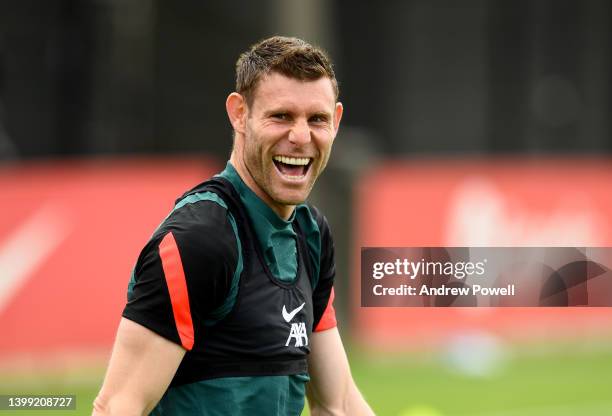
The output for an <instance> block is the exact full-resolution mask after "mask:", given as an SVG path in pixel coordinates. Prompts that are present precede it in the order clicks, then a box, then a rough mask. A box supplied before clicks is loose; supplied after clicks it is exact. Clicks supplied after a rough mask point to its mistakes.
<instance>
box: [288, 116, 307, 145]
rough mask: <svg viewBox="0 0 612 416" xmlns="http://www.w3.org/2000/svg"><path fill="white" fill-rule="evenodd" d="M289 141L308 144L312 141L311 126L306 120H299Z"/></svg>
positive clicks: (290, 134) (291, 132)
mask: <svg viewBox="0 0 612 416" xmlns="http://www.w3.org/2000/svg"><path fill="white" fill-rule="evenodd" d="M289 141H290V142H291V143H293V144H306V143H308V142H310V126H309V125H308V121H306V120H297V121H296V122H295V124H294V125H293V127H292V128H291V131H289Z"/></svg>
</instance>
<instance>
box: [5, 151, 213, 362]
mask: <svg viewBox="0 0 612 416" xmlns="http://www.w3.org/2000/svg"><path fill="white" fill-rule="evenodd" d="M218 167H219V165H217V164H216V163H213V162H211V161H210V160H195V159H189V160H185V159H176V160H172V159H152V158H149V159H136V160H134V159H126V160H112V161H110V160H109V161H105V160H100V161H74V162H46V163H26V164H17V165H12V166H11V165H7V166H4V167H2V168H1V169H0V189H2V192H1V193H0V206H1V207H2V215H1V216H0V329H1V332H2V336H0V357H2V356H4V357H7V356H10V355H12V354H23V353H30V352H36V353H40V352H46V353H53V352H59V351H65V350H66V349H77V350H81V349H92V348H93V349H103V350H108V349H109V347H110V345H111V343H112V340H113V338H114V333H115V331H116V328H117V324H118V322H119V319H120V315H121V311H122V308H123V305H124V304H125V300H126V291H127V283H128V280H129V278H130V273H131V270H132V267H133V265H134V263H135V262H136V259H137V257H138V254H139V252H140V249H141V248H142V247H143V246H144V244H145V243H146V242H147V240H148V238H149V237H150V236H151V234H152V233H153V231H154V229H155V228H156V227H157V225H158V224H159V223H160V222H161V220H162V219H163V218H164V217H165V216H166V215H167V214H168V213H169V212H170V210H171V209H172V207H173V206H174V200H175V199H176V198H177V197H179V196H180V195H181V194H182V193H183V192H184V191H186V190H187V189H189V188H190V187H192V186H194V185H195V184H197V183H199V182H201V181H202V180H204V179H206V178H208V177H210V176H211V175H212V174H214V173H215V172H216V168H218Z"/></svg>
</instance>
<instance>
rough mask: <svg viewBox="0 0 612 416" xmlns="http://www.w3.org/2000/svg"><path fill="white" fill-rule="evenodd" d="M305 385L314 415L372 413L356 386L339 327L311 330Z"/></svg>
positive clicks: (358, 415)
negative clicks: (308, 377)
mask: <svg viewBox="0 0 612 416" xmlns="http://www.w3.org/2000/svg"><path fill="white" fill-rule="evenodd" d="M310 346H311V351H310V355H309V357H308V371H309V373H310V382H309V383H308V384H307V386H306V394H307V396H308V404H309V406H310V411H311V414H312V415H313V416H318V415H321V416H323V415H325V416H327V415H330V416H331V415H356V416H360V415H367V416H369V415H374V412H373V411H372V409H370V406H368V404H367V403H366V401H365V400H364V398H363V396H362V395H361V393H360V392H359V390H358V389H357V386H356V385H355V382H354V381H353V377H352V375H351V371H350V367H349V363H348V359H347V357H346V353H345V351H344V346H343V345H342V340H341V339H340V334H339V333H338V328H331V329H328V330H326V331H321V332H316V333H313V334H312V336H311V340H310Z"/></svg>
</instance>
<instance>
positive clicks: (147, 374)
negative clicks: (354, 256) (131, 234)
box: [93, 37, 373, 416]
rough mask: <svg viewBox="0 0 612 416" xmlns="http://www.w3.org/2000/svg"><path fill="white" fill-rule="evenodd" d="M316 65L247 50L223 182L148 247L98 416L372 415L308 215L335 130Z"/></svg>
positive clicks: (173, 218) (331, 92)
mask: <svg viewBox="0 0 612 416" xmlns="http://www.w3.org/2000/svg"><path fill="white" fill-rule="evenodd" d="M337 98H338V86H337V82H336V78H335V75H334V72H333V69H332V66H331V64H330V62H329V60H328V58H327V56H326V55H325V53H324V52H323V51H321V50H320V49H317V48H315V47H313V46H311V45H309V44H307V43H306V42H304V41H302V40H300V39H296V38H285V37H272V38H269V39H266V40H263V41H261V42H259V43H257V44H255V45H253V46H252V47H251V48H250V50H248V51H247V52H245V53H243V54H242V55H241V56H240V58H239V59H238V62H237V64H236V92H233V93H231V94H230V95H229V96H228V98H227V100H226V109H227V114H228V116H229V120H230V122H231V124H232V127H233V130H234V147H233V150H232V153H231V157H230V161H229V162H228V164H227V167H226V169H225V170H224V171H223V172H222V173H220V174H219V175H217V176H215V177H214V178H213V179H212V180H210V181H207V182H204V183H203V184H201V185H198V186H196V187H195V188H193V189H192V190H191V191H188V192H187V193H186V194H185V195H183V197H181V198H179V200H177V204H176V206H175V208H174V210H173V211H172V212H171V213H170V215H169V216H168V217H167V218H166V219H165V220H164V222H163V223H162V224H161V225H160V227H159V228H158V229H157V230H156V231H155V233H154V234H153V236H152V238H151V240H150V241H149V243H148V244H147V245H146V246H145V248H144V249H143V251H142V253H141V254H140V257H139V258H138V262H137V264H136V266H135V269H134V272H133V274H132V279H131V280H130V284H129V287H128V303H127V305H126V307H125V310H124V312H123V318H122V320H121V323H120V324H119V329H118V332H117V338H116V341H115V345H114V349H113V354H112V357H111V360H110V364H109V368H108V371H107V374H106V377H105V380H104V384H103V386H102V389H101V391H100V393H99V394H98V397H97V398H96V400H95V402H94V412H93V413H94V415H122V416H125V415H142V414H148V413H149V412H151V414H154V415H205V416H209V415H232V416H240V415H299V414H300V413H301V411H302V408H303V407H304V395H305V394H306V395H307V396H308V401H309V404H310V408H311V413H312V414H313V415H344V414H347V415H369V414H373V413H372V411H371V410H370V408H369V407H368V405H367V404H366V402H365V401H364V399H363V398H362V396H361V394H360V393H359V391H358V390H357V388H356V386H355V384H354V382H353V380H352V377H351V374H350V370H349V365H348V362H347V358H346V354H345V352H344V348H343V346H342V342H341V340H340V336H339V334H338V330H337V328H336V320H335V316H334V310H333V306H332V302H333V287H332V285H333V279H334V275H335V269H334V258H333V242H332V239H331V235H330V231H329V227H328V225H327V222H326V220H325V218H324V217H323V216H322V215H321V214H320V213H319V212H318V211H317V210H316V209H315V208H314V207H312V206H310V205H306V204H304V201H305V200H306V198H307V197H308V195H309V193H310V191H311V189H312V187H313V185H314V183H315V181H316V179H317V177H318V176H319V175H320V174H321V172H322V171H323V169H324V168H325V165H326V164H327V160H328V158H329V155H330V151H331V147H332V143H333V141H334V138H335V137H336V134H337V132H338V126H339V124H340V120H341V118H342V111H343V108H342V104H341V103H340V102H338V101H337Z"/></svg>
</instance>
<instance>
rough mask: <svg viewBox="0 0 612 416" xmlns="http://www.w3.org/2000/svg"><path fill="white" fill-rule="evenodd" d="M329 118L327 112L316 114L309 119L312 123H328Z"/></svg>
mask: <svg viewBox="0 0 612 416" xmlns="http://www.w3.org/2000/svg"><path fill="white" fill-rule="evenodd" d="M328 120H329V118H328V117H327V115H325V114H315V115H314V116H312V117H310V119H309V120H308V121H310V122H311V123H327V121H328Z"/></svg>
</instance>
